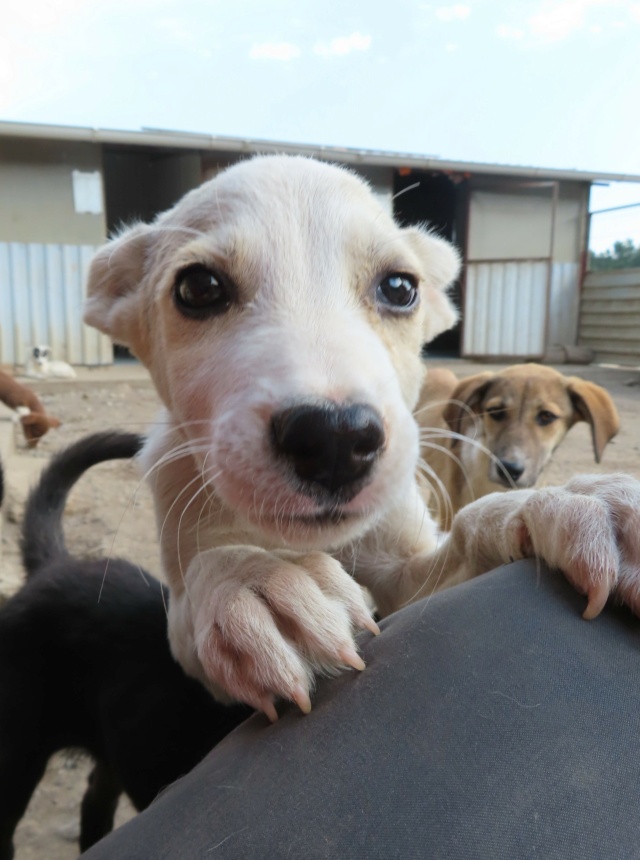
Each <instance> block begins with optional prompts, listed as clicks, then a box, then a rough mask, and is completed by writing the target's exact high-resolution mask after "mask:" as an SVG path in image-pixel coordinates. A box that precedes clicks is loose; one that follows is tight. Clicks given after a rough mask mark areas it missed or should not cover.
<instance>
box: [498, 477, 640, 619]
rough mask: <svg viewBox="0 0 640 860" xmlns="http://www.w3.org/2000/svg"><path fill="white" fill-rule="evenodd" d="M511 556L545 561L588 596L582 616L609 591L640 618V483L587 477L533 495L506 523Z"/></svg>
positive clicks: (601, 602)
mask: <svg viewBox="0 0 640 860" xmlns="http://www.w3.org/2000/svg"><path fill="white" fill-rule="evenodd" d="M506 536H507V543H508V544H509V545H510V547H511V549H512V551H513V552H512V554H513V555H524V556H532V555H536V556H539V557H540V558H543V559H544V560H545V561H546V562H547V563H548V564H550V565H551V566H552V567H557V568H559V569H560V570H562V572H563V573H564V574H565V576H566V577H567V579H568V580H569V581H570V582H571V583H572V584H573V585H574V586H575V588H576V589H577V590H578V591H580V592H581V593H583V594H586V595H587V599H588V603H587V608H586V610H585V612H584V617H585V618H595V616H596V615H598V614H599V613H600V612H601V611H602V609H603V607H604V605H605V603H606V602H607V599H608V597H609V595H610V594H611V592H612V591H614V590H615V591H616V592H617V594H618V595H619V596H620V597H621V598H622V600H623V601H624V602H625V603H627V604H628V605H629V607H630V608H631V609H632V610H633V612H635V613H636V615H640V482H638V481H636V480H635V479H633V478H630V477H629V476H627V475H604V476H596V475H585V476H581V477H579V478H575V479H574V480H573V481H570V482H569V483H568V484H566V485H565V486H564V487H559V488H549V489H544V490H539V491H537V492H534V493H532V494H531V495H530V496H529V498H528V499H527V500H526V501H525V502H524V503H523V504H522V505H521V506H520V507H519V509H518V510H517V511H516V512H515V513H514V514H512V516H511V517H510V518H509V519H508V520H507V523H506Z"/></svg>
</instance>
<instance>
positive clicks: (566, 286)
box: [547, 263, 580, 346]
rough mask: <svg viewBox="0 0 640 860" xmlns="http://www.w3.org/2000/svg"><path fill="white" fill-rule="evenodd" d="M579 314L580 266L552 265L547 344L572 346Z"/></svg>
mask: <svg viewBox="0 0 640 860" xmlns="http://www.w3.org/2000/svg"><path fill="white" fill-rule="evenodd" d="M579 313H580V266H579V265H578V263H554V264H553V265H552V267H551V293H550V296H549V325H548V331H547V343H548V344H565V345H567V346H573V345H574V344H575V342H576V336H577V332H578V316H579Z"/></svg>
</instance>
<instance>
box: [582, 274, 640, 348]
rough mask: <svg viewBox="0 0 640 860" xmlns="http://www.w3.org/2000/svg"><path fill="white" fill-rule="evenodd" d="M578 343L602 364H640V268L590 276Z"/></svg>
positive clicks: (584, 289)
mask: <svg viewBox="0 0 640 860" xmlns="http://www.w3.org/2000/svg"><path fill="white" fill-rule="evenodd" d="M578 342H579V344H580V345H581V346H589V347H591V349H593V350H595V352H596V357H597V360H598V361H610V362H615V363H619V364H633V365H638V364H640V269H614V270H610V271H607V272H589V273H588V275H587V277H586V278H585V281H584V287H583V292H582V299H581V304H580V329H579V335H578Z"/></svg>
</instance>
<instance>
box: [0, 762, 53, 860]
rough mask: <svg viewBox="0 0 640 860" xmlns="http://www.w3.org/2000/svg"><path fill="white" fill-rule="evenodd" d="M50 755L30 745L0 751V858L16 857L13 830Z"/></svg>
mask: <svg viewBox="0 0 640 860" xmlns="http://www.w3.org/2000/svg"><path fill="white" fill-rule="evenodd" d="M48 758H49V756H48V755H46V754H44V753H41V752H38V751H37V750H36V751H34V750H33V749H31V748H26V749H25V748H15V749H13V750H11V752H3V753H0V860H12V858H13V854H14V848H13V834H14V833H15V829H16V827H17V826H18V822H19V821H20V819H21V818H22V816H23V815H24V813H25V812H26V810H27V806H28V805H29V801H30V800H31V795H32V794H33V792H34V791H35V790H36V787H37V785H38V783H39V782H40V780H41V779H42V777H43V775H44V772H45V770H46V767H47V761H48Z"/></svg>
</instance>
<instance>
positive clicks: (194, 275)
mask: <svg viewBox="0 0 640 860" xmlns="http://www.w3.org/2000/svg"><path fill="white" fill-rule="evenodd" d="M173 296H174V301H175V303H176V307H177V308H178V310H179V311H180V312H181V313H183V314H186V316H189V317H194V318H196V319H205V318H207V317H211V316H217V315H218V314H223V313H225V311H227V310H228V309H229V307H230V305H231V300H232V296H231V290H230V289H229V287H228V286H227V285H226V284H225V282H224V280H223V279H222V278H221V277H220V276H219V275H217V274H215V273H214V272H212V271H211V270H210V269H207V268H206V267H205V266H200V265H195V266H189V267H188V268H186V269H183V270H182V271H181V272H179V273H178V277H177V278H176V283H175V287H174V290H173Z"/></svg>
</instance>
